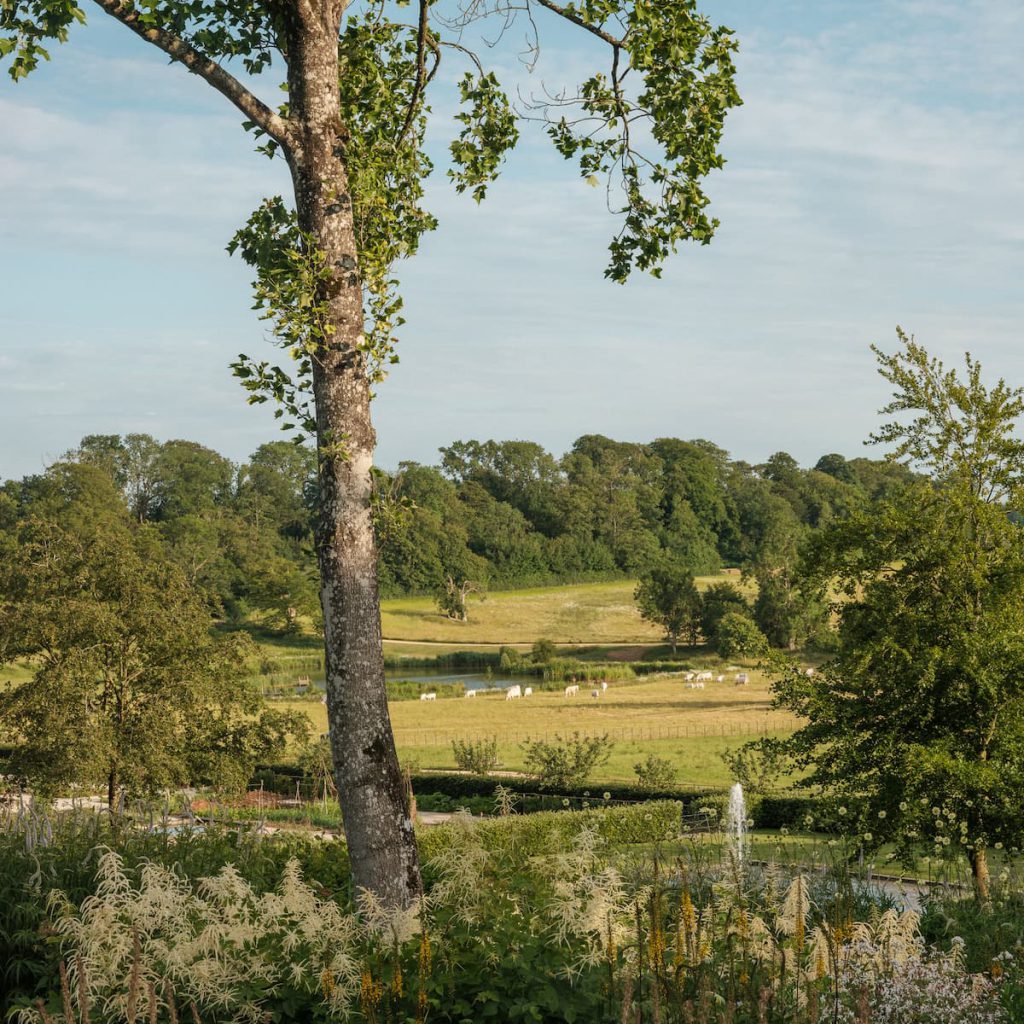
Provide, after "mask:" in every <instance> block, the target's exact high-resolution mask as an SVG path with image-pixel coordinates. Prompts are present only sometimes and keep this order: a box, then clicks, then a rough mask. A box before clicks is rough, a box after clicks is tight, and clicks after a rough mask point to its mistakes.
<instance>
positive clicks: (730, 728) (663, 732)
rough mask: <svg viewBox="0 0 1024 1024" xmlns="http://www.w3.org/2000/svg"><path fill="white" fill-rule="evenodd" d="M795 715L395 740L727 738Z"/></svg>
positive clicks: (433, 733)
mask: <svg viewBox="0 0 1024 1024" xmlns="http://www.w3.org/2000/svg"><path fill="white" fill-rule="evenodd" d="M799 726H800V723H799V721H797V720H796V719H792V718H788V717H785V716H781V715H780V716H777V717H773V718H765V719H762V720H761V721H759V722H755V723H748V722H734V723H733V722H728V723H717V724H715V723H712V724H698V723H692V724H687V725H662V726H658V725H637V726H622V727H619V728H611V729H579V730H576V729H560V730H545V731H544V732H536V731H530V730H525V731H523V730H515V731H509V730H504V731H502V730H498V731H495V730H485V731H480V730H477V731H474V732H465V731H462V732H454V731H451V730H448V729H416V728H413V729H396V730H395V740H396V741H397V742H398V744H399V745H400V746H408V747H441V746H448V745H449V744H450V743H451V742H452V741H453V740H462V741H463V742H478V741H480V740H490V739H495V738H496V739H497V741H498V743H499V744H504V745H508V744H510V743H523V742H525V741H526V740H544V741H546V742H551V741H552V740H554V738H555V737H556V736H562V737H565V736H571V735H573V734H574V733H575V732H577V731H578V732H579V734H580V736H585V737H587V738H590V737H594V736H608V738H609V739H611V740H615V741H616V742H632V741H649V740H684V739H716V738H717V739H725V738H728V737H730V736H737V737H741V736H742V737H755V736H770V735H773V734H774V733H779V732H793V731H794V730H795V729H797V728H799Z"/></svg>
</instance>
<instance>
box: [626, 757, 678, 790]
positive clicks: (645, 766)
mask: <svg viewBox="0 0 1024 1024" xmlns="http://www.w3.org/2000/svg"><path fill="white" fill-rule="evenodd" d="M633 771H635V772H636V777H637V784H638V785H639V786H640V788H641V789H645V790H657V789H670V788H671V787H672V784H673V783H674V782H675V781H676V770H675V768H673V767H672V762H671V761H670V760H669V759H668V758H667V757H658V756H657V755H655V754H648V755H647V759H646V760H645V761H641V762H639V763H638V764H635V765H634V766H633Z"/></svg>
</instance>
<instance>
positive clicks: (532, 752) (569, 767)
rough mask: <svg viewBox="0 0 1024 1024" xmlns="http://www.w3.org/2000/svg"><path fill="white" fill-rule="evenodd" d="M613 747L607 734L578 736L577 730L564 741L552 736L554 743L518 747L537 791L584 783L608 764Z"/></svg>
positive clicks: (541, 742)
mask: <svg viewBox="0 0 1024 1024" xmlns="http://www.w3.org/2000/svg"><path fill="white" fill-rule="evenodd" d="M614 746H615V744H614V743H613V742H612V740H610V739H609V738H608V736H607V734H606V735H604V736H582V735H581V734H580V733H579V731H578V730H577V731H576V732H574V733H573V734H572V735H571V736H566V737H565V738H564V739H563V738H562V737H561V736H559V735H558V734H557V733H556V734H555V739H554V742H548V741H547V740H526V742H524V743H522V744H520V747H521V748H522V751H523V757H524V760H525V762H526V770H527V771H528V772H530V774H532V775H533V776H534V777H535V778H536V780H537V783H538V785H539V786H540V788H541V789H551V788H553V787H558V786H572V785H575V784H578V783H581V782H586V780H587V779H588V778H589V777H590V775H591V774H592V773H593V772H594V771H595V769H597V768H599V767H600V766H601V765H603V764H607V763H608V759H609V758H610V757H611V751H612V747H614Z"/></svg>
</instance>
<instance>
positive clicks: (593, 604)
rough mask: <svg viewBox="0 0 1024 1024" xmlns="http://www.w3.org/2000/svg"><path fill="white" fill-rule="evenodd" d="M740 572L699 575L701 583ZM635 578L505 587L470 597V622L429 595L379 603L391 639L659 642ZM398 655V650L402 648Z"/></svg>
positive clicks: (736, 580) (658, 632)
mask: <svg viewBox="0 0 1024 1024" xmlns="http://www.w3.org/2000/svg"><path fill="white" fill-rule="evenodd" d="M722 581H729V582H731V583H735V584H736V585H737V586H741V585H742V584H741V583H740V579H739V577H738V576H726V575H721V576H701V577H698V579H697V586H698V587H699V588H700V589H701V590H704V589H706V588H707V587H709V586H710V585H711V584H712V583H717V582H722ZM635 589H636V581H635V580H620V581H616V582H614V583H579V584H573V585H571V586H562V587H542V588H539V589H535V590H506V591H495V592H494V593H490V594H484V595H482V596H478V595H473V596H472V597H471V598H470V601H469V621H468V622H456V621H454V620H452V619H449V618H447V617H446V616H444V615H442V614H441V613H440V612H439V611H438V610H437V606H436V605H435V603H434V600H433V598H431V597H404V598H394V599H392V600H388V601H382V602H381V624H382V626H383V630H384V636H385V638H386V639H387V640H402V641H420V642H423V641H430V642H444V643H449V644H459V645H463V644H498V645H500V644H532V643H533V641H534V640H538V639H540V638H541V637H543V638H545V639H547V640H552V641H554V642H555V643H559V644H620V643H621V644H657V643H661V642H662V639H663V635H664V634H663V633H662V631H661V629H660V628H658V627H656V626H652V625H651V624H650V623H648V622H644V620H643V619H641V618H640V612H639V611H638V610H637V607H636V602H635V601H634V600H633V591H634V590H635ZM399 653H400V652H399Z"/></svg>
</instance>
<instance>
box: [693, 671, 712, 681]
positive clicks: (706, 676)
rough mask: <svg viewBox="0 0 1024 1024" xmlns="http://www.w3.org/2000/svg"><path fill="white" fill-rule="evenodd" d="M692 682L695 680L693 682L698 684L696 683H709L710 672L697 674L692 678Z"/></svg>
mask: <svg viewBox="0 0 1024 1024" xmlns="http://www.w3.org/2000/svg"><path fill="white" fill-rule="evenodd" d="M694 680H695V682H698V683H708V682H710V681H711V673H710V672H698V673H697V675H696V676H694Z"/></svg>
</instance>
